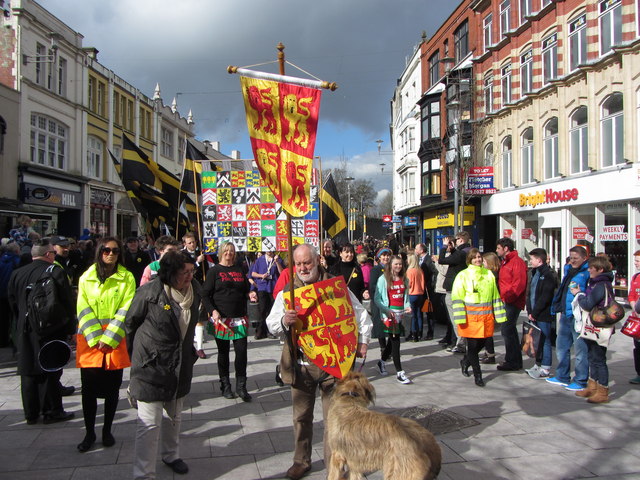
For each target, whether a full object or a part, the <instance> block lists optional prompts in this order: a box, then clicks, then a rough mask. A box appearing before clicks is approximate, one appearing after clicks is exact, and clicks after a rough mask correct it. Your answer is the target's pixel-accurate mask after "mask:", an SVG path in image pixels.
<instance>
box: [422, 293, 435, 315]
mask: <svg viewBox="0 0 640 480" xmlns="http://www.w3.org/2000/svg"><path fill="white" fill-rule="evenodd" d="M424 293H425V295H426V296H427V298H425V300H424V303H423V304H422V308H421V310H422V312H423V313H427V312H433V303H431V299H430V298H429V292H427V291H426V290H425V291H424Z"/></svg>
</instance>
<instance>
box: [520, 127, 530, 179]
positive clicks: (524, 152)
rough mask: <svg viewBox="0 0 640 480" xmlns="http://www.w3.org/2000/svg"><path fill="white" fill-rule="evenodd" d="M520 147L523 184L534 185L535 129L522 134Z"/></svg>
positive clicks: (528, 129)
mask: <svg viewBox="0 0 640 480" xmlns="http://www.w3.org/2000/svg"><path fill="white" fill-rule="evenodd" d="M520 139H521V147H520V160H521V162H520V165H521V168H522V184H523V185H526V184H527V183H533V127H529V128H527V129H526V130H525V131H524V132H522V136H521V137H520Z"/></svg>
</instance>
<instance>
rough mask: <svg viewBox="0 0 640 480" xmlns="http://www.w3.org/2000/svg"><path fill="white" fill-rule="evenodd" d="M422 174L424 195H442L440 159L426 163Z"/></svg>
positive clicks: (423, 165)
mask: <svg viewBox="0 0 640 480" xmlns="http://www.w3.org/2000/svg"><path fill="white" fill-rule="evenodd" d="M422 172H423V175H422V195H423V196H426V195H440V191H441V189H440V175H441V174H440V159H439V158H434V159H431V160H427V161H425V162H424V163H423V164H422Z"/></svg>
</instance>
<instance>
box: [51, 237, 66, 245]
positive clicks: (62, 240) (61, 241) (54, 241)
mask: <svg viewBox="0 0 640 480" xmlns="http://www.w3.org/2000/svg"><path fill="white" fill-rule="evenodd" d="M49 243H50V244H51V245H59V246H61V247H68V246H69V239H68V238H67V237H61V236H58V235H54V236H53V237H51V238H50V239H49Z"/></svg>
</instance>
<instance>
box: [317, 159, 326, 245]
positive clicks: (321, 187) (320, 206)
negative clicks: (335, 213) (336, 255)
mask: <svg viewBox="0 0 640 480" xmlns="http://www.w3.org/2000/svg"><path fill="white" fill-rule="evenodd" d="M316 158H317V159H318V171H319V172H320V181H319V183H320V189H319V190H318V208H319V209H320V228H319V229H318V244H319V245H320V251H322V189H323V188H324V184H323V183H322V157H320V156H318V157H316Z"/></svg>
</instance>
